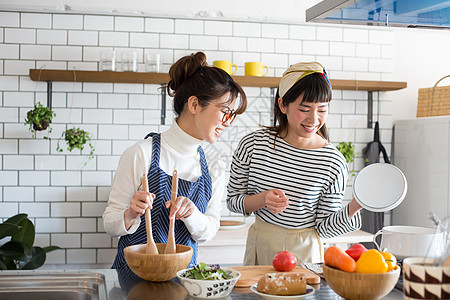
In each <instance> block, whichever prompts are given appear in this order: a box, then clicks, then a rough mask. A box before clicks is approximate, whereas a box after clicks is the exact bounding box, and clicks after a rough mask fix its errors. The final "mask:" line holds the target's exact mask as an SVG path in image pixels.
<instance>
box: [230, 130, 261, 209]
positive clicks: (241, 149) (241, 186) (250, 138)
mask: <svg viewBox="0 0 450 300" xmlns="http://www.w3.org/2000/svg"><path fill="white" fill-rule="evenodd" d="M254 143H255V136H254V133H250V134H248V135H246V136H245V137H243V138H242V140H241V141H240V142H239V145H238V147H237V148H236V150H235V151H234V154H233V159H232V162H231V169H230V181H229V182H228V187H227V207H228V209H229V210H230V211H232V212H235V213H241V214H243V215H247V216H248V215H249V214H246V213H245V208H244V199H245V197H246V196H247V195H248V180H249V170H250V163H251V158H252V155H253V147H254Z"/></svg>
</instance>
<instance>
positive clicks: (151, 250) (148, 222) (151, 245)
mask: <svg viewBox="0 0 450 300" xmlns="http://www.w3.org/2000/svg"><path fill="white" fill-rule="evenodd" d="M142 189H143V190H144V192H148V180H147V174H144V176H142ZM145 228H146V230H147V254H158V248H156V244H155V241H154V240H153V234H152V217H151V213H150V208H147V209H146V210H145Z"/></svg>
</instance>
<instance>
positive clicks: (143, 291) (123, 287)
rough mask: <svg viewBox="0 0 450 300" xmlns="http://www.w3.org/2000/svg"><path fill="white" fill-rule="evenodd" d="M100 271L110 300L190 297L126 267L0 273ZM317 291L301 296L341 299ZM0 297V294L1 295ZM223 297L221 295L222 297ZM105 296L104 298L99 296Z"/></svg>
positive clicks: (248, 294)
mask: <svg viewBox="0 0 450 300" xmlns="http://www.w3.org/2000/svg"><path fill="white" fill-rule="evenodd" d="M86 272H93V273H101V274H104V275H105V280H106V295H107V299H109V300H123V299H155V300H163V299H167V300H184V299H193V298H191V297H189V296H187V292H186V290H185V289H184V288H183V286H182V285H181V284H180V283H179V281H178V279H176V278H175V279H173V280H171V281H168V282H148V281H144V280H143V279H141V278H139V277H138V276H136V275H134V273H132V272H131V271H130V270H129V269H125V270H121V271H117V270H112V269H85V270H42V271H41V270H34V271H0V274H23V275H26V274H60V273H86ZM314 288H315V289H316V292H315V293H314V294H313V295H311V296H308V297H305V298H304V299H306V300H308V299H310V300H312V299H333V300H335V299H342V298H341V297H339V296H338V295H336V294H335V293H334V292H333V290H331V288H330V287H329V286H328V285H327V283H326V282H325V280H322V282H321V283H320V285H318V286H315V287H314ZM0 296H1V293H0ZM0 298H1V297H0ZM222 299H223V298H222ZM225 299H226V300H229V299H236V300H239V299H245V300H248V299H261V298H260V297H259V296H257V295H256V294H254V293H253V292H252V291H251V290H250V289H249V288H234V289H233V291H232V292H231V294H230V296H229V297H227V298H225ZM383 299H388V300H396V299H403V293H402V291H400V290H397V289H394V290H393V291H391V293H389V294H388V295H387V296H386V297H385V298H383ZM99 300H105V299H99Z"/></svg>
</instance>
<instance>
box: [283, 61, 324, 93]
mask: <svg viewBox="0 0 450 300" xmlns="http://www.w3.org/2000/svg"><path fill="white" fill-rule="evenodd" d="M312 73H321V74H324V68H323V66H322V65H321V64H320V63H318V62H307V63H297V64H295V65H292V66H290V67H289V68H288V69H287V70H286V71H285V72H284V73H283V77H282V78H281V80H280V85H279V89H278V92H279V95H280V97H283V96H284V95H285V94H286V92H287V91H289V89H290V88H291V87H292V86H293V85H294V84H295V83H296V82H297V81H299V80H300V79H302V78H303V77H305V76H307V75H309V74H312ZM325 78H326V77H325ZM326 79H327V81H328V78H326ZM328 82H329V81H328Z"/></svg>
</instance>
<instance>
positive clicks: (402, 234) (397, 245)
mask: <svg viewBox="0 0 450 300" xmlns="http://www.w3.org/2000/svg"><path fill="white" fill-rule="evenodd" d="M435 232H436V230H435V229H433V228H427V227H417V226H386V227H383V228H382V229H381V230H379V231H378V232H377V233H376V234H375V235H374V236H373V242H374V243H375V245H376V246H377V247H378V250H379V251H382V250H383V249H385V248H386V249H387V251H388V252H389V253H392V254H393V255H394V256H395V257H396V258H397V259H404V258H406V257H412V256H421V257H424V256H428V257H440V256H441V254H442V252H443V251H442V249H443V240H444V234H443V233H442V232H440V233H435ZM379 235H381V243H380V244H379V245H378V243H377V242H376V238H377V237H378V236H379ZM428 249H430V250H428Z"/></svg>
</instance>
